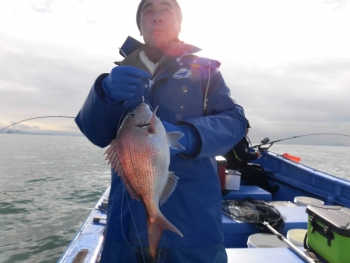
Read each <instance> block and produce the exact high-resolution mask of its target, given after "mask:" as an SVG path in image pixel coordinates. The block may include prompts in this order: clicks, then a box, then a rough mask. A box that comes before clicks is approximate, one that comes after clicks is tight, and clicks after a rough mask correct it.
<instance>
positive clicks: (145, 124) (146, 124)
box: [136, 123, 151, 128]
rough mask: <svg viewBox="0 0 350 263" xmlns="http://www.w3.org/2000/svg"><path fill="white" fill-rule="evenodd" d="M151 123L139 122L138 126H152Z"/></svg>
mask: <svg viewBox="0 0 350 263" xmlns="http://www.w3.org/2000/svg"><path fill="white" fill-rule="evenodd" d="M150 124H151V123H144V124H137V125H136V126H137V127H141V128H142V127H147V126H150Z"/></svg>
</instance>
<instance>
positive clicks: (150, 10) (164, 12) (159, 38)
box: [140, 0, 181, 47]
mask: <svg viewBox="0 0 350 263" xmlns="http://www.w3.org/2000/svg"><path fill="white" fill-rule="evenodd" d="M180 30H181V27H180V24H179V21H178V17H177V10H176V7H175V4H174V3H173V1H171V0H148V1H146V3H145V4H144V5H143V7H142V10H141V17H140V32H141V35H142V36H143V39H144V41H145V43H146V44H147V45H149V46H151V47H164V46H166V45H167V44H168V43H169V42H170V41H171V40H172V39H174V38H176V37H177V36H178V34H179V33H180Z"/></svg>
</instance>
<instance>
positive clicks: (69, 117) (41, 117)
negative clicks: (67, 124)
mask: <svg viewBox="0 0 350 263" xmlns="http://www.w3.org/2000/svg"><path fill="white" fill-rule="evenodd" d="M43 118H68V119H74V118H75V117H71V116H40V117H34V118H29V119H25V120H21V121H17V122H15V123H12V124H10V125H9V126H6V127H5V128H2V129H1V130H0V133H1V132H2V131H3V130H5V129H7V128H9V127H11V126H13V125H15V124H17V123H21V122H24V121H29V120H35V119H43Z"/></svg>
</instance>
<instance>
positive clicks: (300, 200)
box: [294, 196, 324, 206]
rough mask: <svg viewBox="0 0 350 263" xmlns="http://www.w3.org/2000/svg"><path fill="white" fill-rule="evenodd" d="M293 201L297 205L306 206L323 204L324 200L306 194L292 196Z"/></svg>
mask: <svg viewBox="0 0 350 263" xmlns="http://www.w3.org/2000/svg"><path fill="white" fill-rule="evenodd" d="M294 203H296V204H297V205H298V206H308V205H323V204H324V202H323V201H322V200H319V199H316V198H312V197H307V196H296V197H295V198H294Z"/></svg>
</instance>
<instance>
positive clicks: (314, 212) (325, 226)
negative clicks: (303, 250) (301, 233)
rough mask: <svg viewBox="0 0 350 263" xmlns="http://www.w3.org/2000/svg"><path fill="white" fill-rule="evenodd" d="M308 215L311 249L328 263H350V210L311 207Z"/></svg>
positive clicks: (308, 240) (335, 207) (332, 207)
mask: <svg viewBox="0 0 350 263" xmlns="http://www.w3.org/2000/svg"><path fill="white" fill-rule="evenodd" d="M306 213H307V214H308V218H309V219H308V226H307V245H308V247H309V249H310V250H311V251H312V252H314V253H315V254H316V255H317V256H318V257H319V258H320V259H322V260H324V261H326V262H328V263H350V209H349V208H346V207H342V206H328V205H320V206H312V205H309V206H307V208H306Z"/></svg>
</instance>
